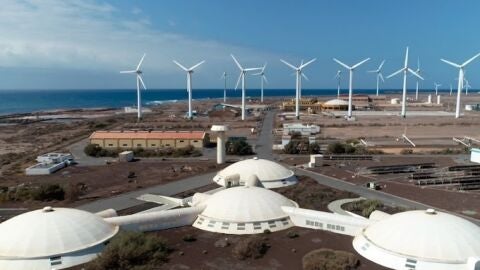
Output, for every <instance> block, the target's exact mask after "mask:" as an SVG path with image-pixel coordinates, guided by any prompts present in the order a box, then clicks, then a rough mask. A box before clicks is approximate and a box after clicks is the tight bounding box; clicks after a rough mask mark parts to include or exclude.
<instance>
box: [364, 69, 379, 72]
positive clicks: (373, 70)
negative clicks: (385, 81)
mask: <svg viewBox="0 0 480 270" xmlns="http://www.w3.org/2000/svg"><path fill="white" fill-rule="evenodd" d="M378 71H379V70H378V69H377V70H368V71H367V73H377V72H378Z"/></svg>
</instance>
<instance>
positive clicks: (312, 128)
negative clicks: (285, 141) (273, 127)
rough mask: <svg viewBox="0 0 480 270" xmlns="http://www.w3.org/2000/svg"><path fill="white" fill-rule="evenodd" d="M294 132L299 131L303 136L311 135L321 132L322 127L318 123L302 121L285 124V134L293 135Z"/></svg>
mask: <svg viewBox="0 0 480 270" xmlns="http://www.w3.org/2000/svg"><path fill="white" fill-rule="evenodd" d="M294 132H298V133H300V134H301V135H302V136H309V135H312V134H317V133H320V127H319V126H317V125H304V124H302V123H285V124H283V135H291V134H292V133H294Z"/></svg>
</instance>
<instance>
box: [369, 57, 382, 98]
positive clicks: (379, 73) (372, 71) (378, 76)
mask: <svg viewBox="0 0 480 270" xmlns="http://www.w3.org/2000/svg"><path fill="white" fill-rule="evenodd" d="M383 64H385V60H383V61H382V63H381V64H380V66H378V68H377V69H376V70H370V71H368V72H369V73H376V74H377V96H378V85H379V84H380V79H382V82H385V80H384V79H383V75H382V67H383Z"/></svg>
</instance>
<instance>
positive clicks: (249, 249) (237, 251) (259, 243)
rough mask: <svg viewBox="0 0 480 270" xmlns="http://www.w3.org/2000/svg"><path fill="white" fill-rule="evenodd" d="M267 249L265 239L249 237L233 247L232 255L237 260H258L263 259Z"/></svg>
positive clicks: (255, 236)
mask: <svg viewBox="0 0 480 270" xmlns="http://www.w3.org/2000/svg"><path fill="white" fill-rule="evenodd" d="M269 248H270V246H269V245H268V243H267V240H266V238H265V237H262V236H259V235H251V236H247V237H245V238H242V239H240V240H239V241H238V242H237V243H236V244H235V246H234V247H233V249H232V254H233V257H235V258H236V259H239V260H245V259H249V258H250V259H258V258H261V257H263V255H265V253H267V251H268V249H269Z"/></svg>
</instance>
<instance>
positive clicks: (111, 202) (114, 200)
mask: <svg viewBox="0 0 480 270" xmlns="http://www.w3.org/2000/svg"><path fill="white" fill-rule="evenodd" d="M215 174H216V172H213V173H207V174H203V175H196V176H192V177H189V178H185V179H182V180H178V181H175V182H171V183H168V184H164V185H158V186H154V187H150V188H145V189H141V190H136V191H132V192H128V193H124V194H121V195H118V196H115V197H111V198H106V199H100V200H97V201H94V202H91V203H87V204H84V205H81V206H79V207H77V208H79V209H82V210H86V211H90V212H99V211H102V210H105V209H109V208H113V209H115V210H117V211H118V210H122V209H126V208H130V207H133V206H136V205H140V204H143V203H144V202H143V201H139V200H137V199H135V198H137V197H138V196H140V195H142V194H146V193H150V194H159V195H165V196H172V195H174V194H178V193H180V192H183V191H186V190H191V189H195V188H199V187H203V186H206V185H208V184H211V183H212V182H213V181H212V179H213V177H214V176H215Z"/></svg>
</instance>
